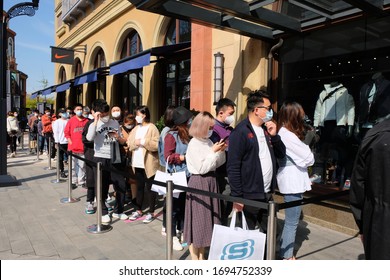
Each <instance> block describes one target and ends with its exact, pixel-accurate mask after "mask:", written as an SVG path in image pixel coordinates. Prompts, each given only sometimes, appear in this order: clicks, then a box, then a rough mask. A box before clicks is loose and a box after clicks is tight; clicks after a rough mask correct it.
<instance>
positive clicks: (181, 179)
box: [152, 157, 187, 198]
mask: <svg viewBox="0 0 390 280" xmlns="http://www.w3.org/2000/svg"><path fill="white" fill-rule="evenodd" d="M168 159H169V157H168V158H167V161H166V163H165V172H162V171H160V170H157V172H156V175H155V176H154V180H155V181H158V182H162V183H166V182H167V181H172V182H173V183H174V184H175V185H178V186H183V187H187V175H186V172H185V171H180V172H173V173H169V172H168ZM152 191H154V192H156V193H158V194H159V195H165V194H167V189H166V187H163V186H160V185H156V184H153V185H152ZM181 192H183V191H181V190H176V189H174V190H173V197H176V198H178V197H179V194H180V193H181Z"/></svg>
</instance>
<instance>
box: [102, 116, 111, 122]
mask: <svg viewBox="0 0 390 280" xmlns="http://www.w3.org/2000/svg"><path fill="white" fill-rule="evenodd" d="M100 120H101V121H102V122H104V123H106V122H108V121H109V120H110V116H105V117H101V118H100Z"/></svg>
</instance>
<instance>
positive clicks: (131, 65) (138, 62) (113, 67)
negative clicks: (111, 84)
mask: <svg viewBox="0 0 390 280" xmlns="http://www.w3.org/2000/svg"><path fill="white" fill-rule="evenodd" d="M149 64H150V52H146V53H145V52H141V53H139V54H137V55H133V56H130V57H127V58H124V59H121V60H119V61H117V62H114V63H111V64H110V75H116V74H120V73H125V72H127V71H131V70H135V69H140V68H142V67H144V66H146V65H149Z"/></svg>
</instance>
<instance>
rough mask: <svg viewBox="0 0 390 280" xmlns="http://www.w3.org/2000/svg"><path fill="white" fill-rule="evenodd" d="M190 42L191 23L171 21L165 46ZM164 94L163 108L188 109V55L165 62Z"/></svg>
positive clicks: (189, 60)
mask: <svg viewBox="0 0 390 280" xmlns="http://www.w3.org/2000/svg"><path fill="white" fill-rule="evenodd" d="M189 41H191V23H190V22H188V21H184V20H179V19H176V20H172V21H171V23H170V25H169V26H168V30H167V33H166V36H165V45H174V44H179V43H184V42H189ZM165 73H166V75H165V76H166V80H165V92H164V93H163V98H164V99H165V100H164V102H162V105H163V107H164V106H165V107H166V106H167V105H175V106H184V107H186V108H188V109H189V108H190V80H191V76H190V73H191V59H190V53H188V54H187V55H183V56H180V57H177V59H175V58H173V57H172V59H170V60H169V61H168V60H167V61H166V64H165Z"/></svg>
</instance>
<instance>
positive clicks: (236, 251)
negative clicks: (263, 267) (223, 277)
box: [221, 239, 255, 260]
mask: <svg viewBox="0 0 390 280" xmlns="http://www.w3.org/2000/svg"><path fill="white" fill-rule="evenodd" d="M254 245H255V241H254V240H253V239H247V240H244V241H240V242H232V243H229V244H227V245H226V246H224V247H223V249H222V255H221V260H244V259H247V258H249V257H250V256H252V255H253V253H254V251H255V246H254Z"/></svg>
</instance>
